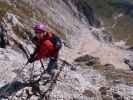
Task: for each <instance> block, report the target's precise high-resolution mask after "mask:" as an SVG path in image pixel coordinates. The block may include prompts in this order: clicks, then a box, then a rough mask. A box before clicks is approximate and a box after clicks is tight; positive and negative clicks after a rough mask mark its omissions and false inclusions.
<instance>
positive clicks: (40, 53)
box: [34, 32, 58, 60]
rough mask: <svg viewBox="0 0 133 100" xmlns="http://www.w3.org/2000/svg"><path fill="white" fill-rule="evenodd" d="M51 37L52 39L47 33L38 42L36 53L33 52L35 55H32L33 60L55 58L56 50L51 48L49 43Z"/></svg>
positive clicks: (49, 33)
mask: <svg viewBox="0 0 133 100" xmlns="http://www.w3.org/2000/svg"><path fill="white" fill-rule="evenodd" d="M51 37H52V33H51V32H48V33H47V36H46V37H44V38H43V39H41V40H39V46H38V47H37V51H36V52H35V55H34V59H35V60H39V59H41V58H47V57H56V56H57V54H58V50H56V49H55V48H54V47H53V44H52V42H51V41H50V38H51Z"/></svg>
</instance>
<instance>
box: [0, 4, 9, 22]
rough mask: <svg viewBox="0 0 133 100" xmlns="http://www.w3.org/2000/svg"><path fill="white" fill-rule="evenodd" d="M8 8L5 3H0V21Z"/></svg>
mask: <svg viewBox="0 0 133 100" xmlns="http://www.w3.org/2000/svg"><path fill="white" fill-rule="evenodd" d="M10 8H11V7H10V6H9V5H8V4H7V3H5V2H2V1H0V20H1V18H2V17H3V16H4V15H5V13H6V12H7V11H8V10H9V9H10Z"/></svg>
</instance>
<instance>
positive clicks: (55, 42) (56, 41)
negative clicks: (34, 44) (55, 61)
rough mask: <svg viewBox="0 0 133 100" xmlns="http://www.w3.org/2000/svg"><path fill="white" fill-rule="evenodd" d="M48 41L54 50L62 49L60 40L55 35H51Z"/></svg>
mask: <svg viewBox="0 0 133 100" xmlns="http://www.w3.org/2000/svg"><path fill="white" fill-rule="evenodd" d="M50 41H51V42H52V44H53V46H54V47H55V48H56V49H60V48H61V47H62V42H61V39H60V38H59V37H58V36H56V35H55V34H52V37H51V39H50Z"/></svg>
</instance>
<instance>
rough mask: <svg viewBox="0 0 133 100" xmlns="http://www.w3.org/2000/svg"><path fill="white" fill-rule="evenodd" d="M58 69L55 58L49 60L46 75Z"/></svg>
mask: <svg viewBox="0 0 133 100" xmlns="http://www.w3.org/2000/svg"><path fill="white" fill-rule="evenodd" d="M57 68H58V65H57V58H50V61H49V63H48V67H47V69H46V71H47V73H48V74H50V75H51V74H53V73H52V71H53V70H54V69H57Z"/></svg>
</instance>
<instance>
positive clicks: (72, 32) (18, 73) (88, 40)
mask: <svg viewBox="0 0 133 100" xmlns="http://www.w3.org/2000/svg"><path fill="white" fill-rule="evenodd" d="M113 4H114V2H113ZM0 5H1V6H0V15H1V21H0V24H1V25H3V26H4V29H5V30H6V31H4V32H1V33H3V34H5V37H8V39H7V40H8V42H9V43H8V44H7V45H6V48H3V49H0V52H1V53H0V65H1V67H0V69H1V71H0V73H1V77H0V80H1V83H0V99H3V100H6V99H9V100H27V99H29V100H45V99H46V100H90V99H94V100H132V99H133V93H132V91H133V87H132V85H133V80H132V76H133V72H132V69H133V67H132V62H133V60H132V58H133V52H132V50H131V49H132V48H129V46H127V45H125V42H124V41H121V42H115V41H114V38H112V36H111V35H110V34H107V33H111V34H113V32H112V31H113V29H117V24H118V23H114V22H117V21H118V22H119V21H120V22H121V18H126V19H125V22H126V23H128V22H127V20H129V19H130V17H131V15H130V14H129V13H131V12H128V15H124V14H125V9H124V10H123V9H122V11H121V9H119V8H115V7H113V6H115V5H112V2H110V0H102V1H100V2H99V1H97V2H94V0H77V1H75V0H56V1H54V0H45V1H44V0H20V1H18V0H14V1H12V0H6V1H5V0H0ZM104 9H106V10H104ZM114 10H115V11H114ZM116 15H118V16H116ZM114 17H116V19H113V18H114ZM38 22H44V23H47V24H48V26H49V29H48V30H50V31H52V32H54V33H55V34H57V35H59V36H60V37H61V38H62V40H63V42H64V45H63V48H62V49H61V52H60V57H59V58H60V59H59V62H58V63H59V71H58V72H59V73H58V72H57V73H58V74H59V76H57V77H55V80H53V82H52V81H48V80H46V76H47V75H46V74H43V72H42V71H43V69H42V65H41V64H40V62H39V61H37V62H35V63H34V64H28V65H25V63H26V61H27V58H26V57H27V56H29V52H30V53H32V52H33V49H34V45H33V44H32V43H31V38H32V37H33V36H34V35H35V34H34V32H32V29H31V26H32V25H33V24H34V23H38ZM130 24H132V22H130ZM130 24H129V26H130ZM113 25H114V26H113ZM122 25H123V24H122ZM118 26H119V25H118ZM110 27H113V28H112V29H110ZM120 28H121V26H120ZM127 30H128V29H127ZM120 31H122V30H121V29H120ZM104 33H106V34H104ZM118 35H119V34H118ZM120 35H121V34H120ZM124 39H125V38H124ZM117 41H119V40H117ZM25 53H27V54H25ZM3 60H4V61H3ZM43 64H44V68H46V65H47V61H44V62H43ZM58 74H57V75H58Z"/></svg>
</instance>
